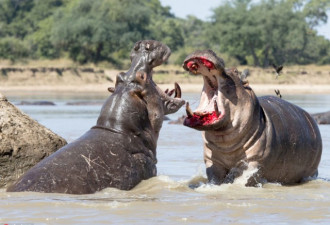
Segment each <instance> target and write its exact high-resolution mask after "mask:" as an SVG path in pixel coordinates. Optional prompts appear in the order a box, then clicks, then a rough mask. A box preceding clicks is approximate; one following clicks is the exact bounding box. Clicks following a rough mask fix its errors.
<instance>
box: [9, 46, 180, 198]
mask: <svg viewBox="0 0 330 225" xmlns="http://www.w3.org/2000/svg"><path fill="white" fill-rule="evenodd" d="M170 53H171V51H170V49H169V48H168V47H167V46H166V45H164V44H162V43H160V42H158V41H153V40H145V41H139V42H137V43H136V44H135V46H134V48H133V50H132V52H131V67H130V69H129V70H128V71H127V72H126V73H124V72H123V73H120V74H118V75H117V79H116V84H115V87H114V88H110V89H109V90H110V91H111V92H113V94H112V95H111V96H110V97H109V98H108V99H107V100H106V101H105V103H104V105H103V106H102V109H101V112H100V116H99V118H98V120H97V124H96V126H94V127H92V128H91V129H90V130H89V131H87V132H86V133H85V134H84V135H83V136H81V137H80V138H79V139H77V140H76V141H74V142H72V143H70V144H68V145H66V146H64V147H62V148H61V149H59V150H58V151H56V152H55V153H54V154H52V155H51V156H49V157H48V158H46V159H44V160H43V161H41V162H40V163H38V164H37V165H36V166H34V167H33V168H32V169H30V170H29V171H28V172H26V173H25V174H23V175H22V176H21V177H20V178H19V179H18V180H17V181H16V182H15V183H14V184H13V185H11V186H10V187H9V188H8V189H7V191H10V192H20V191H35V192H55V193H68V194H89V193H94V192H97V191H100V190H102V189H104V188H108V187H114V188H118V189H122V190H129V189H132V188H133V187H134V186H136V185H137V184H138V183H139V182H140V181H142V180H145V179H148V178H151V177H153V176H156V175H157V170H156V163H157V159H156V146H157V139H158V135H159V132H160V129H161V127H162V123H163V118H164V115H166V114H169V113H174V112H176V111H177V110H179V108H180V107H181V106H182V105H184V101H183V100H182V99H181V90H180V87H179V85H178V84H175V89H174V90H175V96H174V97H171V96H170V95H168V94H166V93H164V92H163V91H162V90H161V89H160V88H159V87H158V86H157V85H156V84H155V83H154V82H153V80H152V69H153V68H154V67H156V66H158V65H160V64H162V63H163V62H164V61H166V60H167V59H168V57H169V56H170Z"/></svg>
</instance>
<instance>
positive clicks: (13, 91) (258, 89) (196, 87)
mask: <svg viewBox="0 0 330 225" xmlns="http://www.w3.org/2000/svg"><path fill="white" fill-rule="evenodd" d="M110 86H114V84H113V83H105V84H85V85H81V84H80V85H38V86H31V85H29V86H2V85H0V92H2V93H3V94H5V95H19V94H24V93H31V94H32V93H36V94H38V93H43V92H54V93H82V94H84V93H98V94H102V93H104V94H107V93H108V91H107V89H108V87H110ZM158 86H159V87H160V88H162V89H163V90H165V89H167V88H169V89H171V88H173V87H174V85H173V84H159V85H158ZM180 86H181V89H182V92H183V93H191V92H195V93H199V92H201V90H202V84H190V83H180ZM250 86H251V87H252V89H253V90H254V91H255V93H256V94H257V95H263V94H272V95H273V94H275V92H274V90H275V89H278V90H280V92H281V94H282V95H286V94H330V85H313V84H312V85H306V84H304V85H301V84H251V85H250Z"/></svg>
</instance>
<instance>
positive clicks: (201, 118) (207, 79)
mask: <svg viewBox="0 0 330 225" xmlns="http://www.w3.org/2000/svg"><path fill="white" fill-rule="evenodd" d="M184 67H185V68H186V69H187V70H189V71H190V72H191V73H193V74H201V75H202V76H203V79H204V87H203V91H202V94H201V99H200V104H199V106H198V107H197V109H196V110H195V111H194V112H193V111H192V110H191V108H190V106H189V103H188V102H187V103H186V113H187V117H186V119H185V121H184V125H185V126H188V127H192V128H201V127H205V128H206V127H209V126H212V125H214V124H218V123H219V122H220V121H221V120H222V119H223V118H224V115H225V110H224V107H223V104H222V101H221V99H220V98H219V91H218V89H219V88H218V87H219V79H217V77H218V73H219V71H218V70H217V69H216V67H215V65H214V63H213V62H211V61H210V60H208V59H207V58H206V57H194V58H190V59H188V60H186V61H185V64H184Z"/></svg>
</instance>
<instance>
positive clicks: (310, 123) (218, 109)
mask: <svg viewBox="0 0 330 225" xmlns="http://www.w3.org/2000/svg"><path fill="white" fill-rule="evenodd" d="M184 68H185V69H186V70H189V71H190V72H192V73H194V74H201V75H203V78H204V87H203V91H202V94H201V100H200V104H199V106H198V108H197V109H196V110H195V111H194V112H192V111H191V109H190V107H189V105H188V104H187V108H186V111H187V117H186V119H185V121H184V125H186V126H188V127H191V128H194V129H197V130H201V131H202V136H203V139H204V161H205V163H206V172H207V176H208V179H209V181H210V182H212V183H215V184H222V183H231V182H233V181H234V180H235V178H237V177H239V176H241V175H242V174H243V172H244V171H245V170H247V169H249V170H251V171H254V172H253V173H252V175H251V177H250V178H249V179H248V181H247V185H249V186H250V185H251V186H254V185H257V184H259V183H264V182H278V183H281V184H295V183H299V182H302V181H304V180H306V179H307V178H308V177H311V176H316V175H317V168H318V165H319V162H320V158H321V153H322V140H321V135H320V132H319V129H318V126H317V124H316V122H315V121H314V119H313V118H312V117H311V116H310V115H309V114H308V113H307V112H305V111H304V110H302V109H301V108H299V107H298V106H295V105H293V104H291V103H289V102H287V101H285V100H282V99H280V98H278V97H275V96H264V97H260V98H257V97H256V95H255V94H254V92H253V90H252V89H251V88H250V87H249V85H248V83H247V82H246V81H243V80H242V79H241V78H240V74H239V72H238V71H237V70H236V69H225V68H224V62H223V60H222V59H220V58H218V57H217V56H216V55H215V53H214V52H212V51H211V50H206V51H197V52H195V53H192V54H191V55H189V56H188V57H187V58H186V60H185V62H184Z"/></svg>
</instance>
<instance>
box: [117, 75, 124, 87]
mask: <svg viewBox="0 0 330 225" xmlns="http://www.w3.org/2000/svg"><path fill="white" fill-rule="evenodd" d="M125 75H126V74H125V73H124V72H121V73H119V74H118V75H117V77H116V86H117V85H118V84H120V83H122V82H124V76H125Z"/></svg>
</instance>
